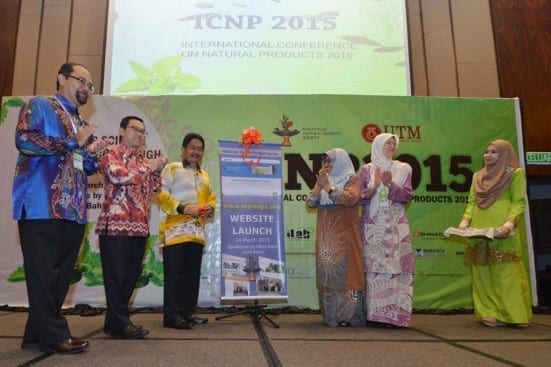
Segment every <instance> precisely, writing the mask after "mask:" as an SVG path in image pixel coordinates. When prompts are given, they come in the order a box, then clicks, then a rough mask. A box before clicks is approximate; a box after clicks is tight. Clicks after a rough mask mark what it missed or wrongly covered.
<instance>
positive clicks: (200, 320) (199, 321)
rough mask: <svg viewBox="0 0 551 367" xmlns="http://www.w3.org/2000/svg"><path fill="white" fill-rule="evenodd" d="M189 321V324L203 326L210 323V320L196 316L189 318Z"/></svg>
mask: <svg viewBox="0 0 551 367" xmlns="http://www.w3.org/2000/svg"><path fill="white" fill-rule="evenodd" d="M187 320H188V321H189V322H192V323H194V324H197V325H202V324H206V323H207V322H209V319H207V318H203V317H198V316H194V315H192V316H190V317H188V318H187Z"/></svg>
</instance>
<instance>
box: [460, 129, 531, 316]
mask: <svg viewBox="0 0 551 367" xmlns="http://www.w3.org/2000/svg"><path fill="white" fill-rule="evenodd" d="M525 191H526V180H525V173H524V170H522V169H521V168H519V163H518V158H517V155H516V153H515V151H514V149H513V147H512V146H511V143H509V142H508V141H505V140H495V141H493V142H491V143H490V144H489V145H488V146H487V147H486V150H485V151H484V168H482V169H481V170H480V171H478V172H476V173H475V174H474V176H473V181H472V185H471V190H470V193H469V202H468V204H467V207H466V209H465V213H464V214H463V219H462V221H461V223H460V225H459V229H466V228H467V227H469V226H470V227H472V228H495V233H494V239H493V240H492V239H489V238H478V237H477V238H475V237H472V238H470V239H469V241H468V242H467V248H466V251H465V261H466V262H467V263H468V264H470V265H471V274H472V296H473V303H474V310H475V316H476V317H478V318H481V319H482V322H483V323H484V325H486V326H489V327H494V326H504V325H510V326H517V327H526V326H528V323H529V322H530V319H531V317H532V308H531V299H530V285H529V281H528V276H527V274H526V269H525V267H524V264H523V262H522V246H524V245H525V243H523V242H522V239H521V237H520V236H519V233H518V232H517V233H515V231H514V228H515V227H516V226H517V223H518V221H519V219H521V216H522V214H523V212H524V207H525Z"/></svg>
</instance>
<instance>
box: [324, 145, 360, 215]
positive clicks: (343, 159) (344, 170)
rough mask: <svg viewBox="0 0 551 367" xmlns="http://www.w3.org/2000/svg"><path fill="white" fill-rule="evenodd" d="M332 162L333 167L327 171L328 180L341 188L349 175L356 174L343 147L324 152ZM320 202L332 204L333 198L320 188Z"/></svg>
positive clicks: (337, 187) (348, 178)
mask: <svg viewBox="0 0 551 367" xmlns="http://www.w3.org/2000/svg"><path fill="white" fill-rule="evenodd" d="M325 154H327V155H328V156H329V158H330V159H331V162H333V168H332V169H331V172H329V177H328V178H329V182H330V183H331V184H332V185H333V186H334V187H335V188H336V189H340V190H343V189H344V186H345V185H346V184H347V183H348V181H349V180H350V177H352V176H354V175H355V174H356V171H355V170H354V165H353V164H352V161H351V160H350V157H349V156H348V153H346V151H345V150H344V149H341V148H335V149H331V150H328V151H327V152H325ZM320 204H321V205H328V204H334V203H333V200H331V198H330V197H329V194H328V193H327V192H326V191H325V190H323V189H322V190H321V193H320Z"/></svg>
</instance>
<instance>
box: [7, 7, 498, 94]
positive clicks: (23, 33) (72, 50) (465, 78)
mask: <svg viewBox="0 0 551 367" xmlns="http://www.w3.org/2000/svg"><path fill="white" fill-rule="evenodd" d="M159 1H162V0H159ZM406 6H407V11H408V18H409V25H410V56H411V57H410V63H411V79H412V84H413V86H412V94H414V95H419V96H451V97H456V96H462V97H499V83H498V76H497V68H496V60H495V52H494V41H493V36H492V23H491V16H490V8H489V4H488V1H487V0H407V1H406ZM107 8H108V0H22V1H21V16H20V24H19V32H18V39H17V48H16V58H15V72H14V80H13V90H12V95H36V94H50V93H51V92H52V90H53V87H54V85H55V84H54V83H55V74H56V72H57V68H58V67H59V65H60V64H61V63H62V62H63V61H65V60H70V61H74V62H79V63H82V64H84V65H86V66H87V67H88V68H89V69H90V71H91V73H92V75H93V76H94V81H95V84H96V85H98V86H100V85H101V81H102V79H103V74H102V73H103V49H104V39H105V30H106V22H107V10H108V9H107Z"/></svg>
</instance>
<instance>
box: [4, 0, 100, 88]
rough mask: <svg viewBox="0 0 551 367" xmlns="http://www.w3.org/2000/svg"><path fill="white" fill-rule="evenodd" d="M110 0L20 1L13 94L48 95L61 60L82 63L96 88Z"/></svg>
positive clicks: (53, 85) (98, 82)
mask: <svg viewBox="0 0 551 367" xmlns="http://www.w3.org/2000/svg"><path fill="white" fill-rule="evenodd" d="M107 6H108V0H22V1H21V16H20V22H19V30H18V36H17V47H16V56H15V70H14V78H13V87H12V89H13V90H12V95H38V94H51V93H52V91H53V90H54V89H55V75H56V74H57V70H58V68H59V66H60V65H61V64H62V63H63V62H64V61H65V60H68V61H73V62H78V63H82V64H84V65H86V66H87V67H88V69H89V70H90V72H91V73H92V75H93V76H94V81H95V83H96V84H97V85H98V86H99V85H100V81H101V79H102V70H103V48H104V38H105V27H106V22H107Z"/></svg>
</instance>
